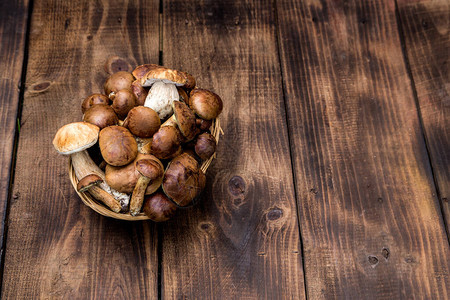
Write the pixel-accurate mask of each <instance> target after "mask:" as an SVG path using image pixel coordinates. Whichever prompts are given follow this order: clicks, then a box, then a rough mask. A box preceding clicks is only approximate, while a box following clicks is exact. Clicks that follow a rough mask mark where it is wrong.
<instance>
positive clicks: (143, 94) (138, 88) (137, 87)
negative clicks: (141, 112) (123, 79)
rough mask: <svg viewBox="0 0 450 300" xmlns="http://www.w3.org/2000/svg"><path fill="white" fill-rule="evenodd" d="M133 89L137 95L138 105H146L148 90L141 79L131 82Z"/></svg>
mask: <svg viewBox="0 0 450 300" xmlns="http://www.w3.org/2000/svg"><path fill="white" fill-rule="evenodd" d="M131 90H132V91H133V93H134V95H135V96H136V105H144V103H145V98H147V95H148V91H147V90H146V89H145V88H144V87H143V86H142V85H141V83H140V82H139V80H135V81H133V83H131Z"/></svg>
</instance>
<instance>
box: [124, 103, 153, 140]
mask: <svg viewBox="0 0 450 300" xmlns="http://www.w3.org/2000/svg"><path fill="white" fill-rule="evenodd" d="M122 126H123V127H125V128H128V130H130V132H131V133H132V134H134V135H135V136H138V137H141V138H148V137H152V136H153V135H154V134H155V133H156V132H157V131H158V129H159V127H160V126H161V120H160V119H159V117H158V114H157V113H156V112H155V111H154V110H153V109H151V108H148V107H145V106H136V107H134V108H132V109H131V110H130V111H129V112H128V115H127V118H126V119H125V121H124V122H123V125H122Z"/></svg>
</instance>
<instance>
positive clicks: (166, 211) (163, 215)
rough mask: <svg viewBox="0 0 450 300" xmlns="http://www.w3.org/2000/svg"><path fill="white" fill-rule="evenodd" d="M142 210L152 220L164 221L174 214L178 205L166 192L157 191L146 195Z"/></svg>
mask: <svg viewBox="0 0 450 300" xmlns="http://www.w3.org/2000/svg"><path fill="white" fill-rule="evenodd" d="M142 210H143V211H144V214H145V215H146V216H147V217H149V218H150V220H152V221H154V222H164V221H167V220H169V219H170V218H171V217H172V216H173V215H174V213H175V211H176V210H177V206H176V205H175V204H173V202H172V201H170V199H169V198H167V196H166V195H164V193H161V192H156V193H154V194H152V195H149V196H146V197H145V200H144V206H143V207H142Z"/></svg>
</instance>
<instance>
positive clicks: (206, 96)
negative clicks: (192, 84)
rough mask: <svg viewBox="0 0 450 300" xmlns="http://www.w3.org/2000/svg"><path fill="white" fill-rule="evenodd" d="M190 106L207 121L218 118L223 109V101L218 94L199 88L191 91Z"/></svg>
mask: <svg viewBox="0 0 450 300" xmlns="http://www.w3.org/2000/svg"><path fill="white" fill-rule="evenodd" d="M189 106H190V107H191V108H192V110H193V111H194V112H195V113H196V114H197V115H198V116H200V118H202V119H205V120H212V119H215V118H217V116H219V114H220V113H221V112H222V109H223V103H222V99H220V97H219V96H218V95H217V94H215V93H213V92H211V91H209V90H205V89H198V88H197V89H194V90H192V91H191V93H190V96H189Z"/></svg>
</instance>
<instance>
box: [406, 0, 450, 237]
mask: <svg viewBox="0 0 450 300" xmlns="http://www.w3.org/2000/svg"><path fill="white" fill-rule="evenodd" d="M398 13H399V15H400V22H401V27H402V29H403V30H402V33H403V35H404V38H405V45H406V47H405V48H406V54H407V58H408V61H409V65H410V68H411V73H412V78H413V81H414V86H415V89H416V92H417V98H418V102H419V107H420V112H421V117H422V122H423V126H424V130H425V133H426V138H427V144H428V148H429V152H430V156H431V163H432V166H433V171H434V174H435V177H436V183H437V185H438V189H439V194H440V195H439V196H440V200H441V203H442V208H443V212H444V216H445V219H446V220H447V222H446V224H447V234H448V233H449V232H450V227H449V226H450V225H449V222H450V204H449V200H450V144H449V143H450V85H449V84H450V2H449V1H446V0H437V1H436V0H433V1H430V0H427V1H425V0H421V1H413V2H411V1H404V0H400V1H398Z"/></svg>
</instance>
